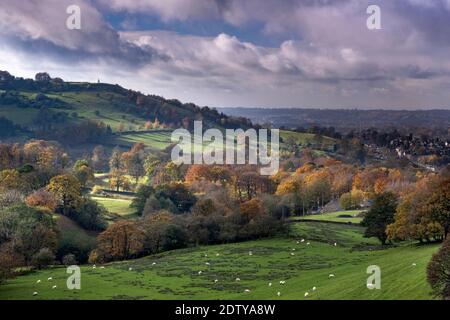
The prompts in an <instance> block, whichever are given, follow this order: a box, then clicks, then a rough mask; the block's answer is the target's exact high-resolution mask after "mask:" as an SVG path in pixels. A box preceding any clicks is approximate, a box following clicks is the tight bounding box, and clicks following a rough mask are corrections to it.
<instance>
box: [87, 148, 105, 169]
mask: <svg viewBox="0 0 450 320" xmlns="http://www.w3.org/2000/svg"><path fill="white" fill-rule="evenodd" d="M91 161H92V166H93V167H94V170H95V171H98V172H100V171H104V170H105V168H106V166H107V162H108V157H107V155H106V152H105V148H103V146H96V147H95V148H94V150H93V151H92V157H91Z"/></svg>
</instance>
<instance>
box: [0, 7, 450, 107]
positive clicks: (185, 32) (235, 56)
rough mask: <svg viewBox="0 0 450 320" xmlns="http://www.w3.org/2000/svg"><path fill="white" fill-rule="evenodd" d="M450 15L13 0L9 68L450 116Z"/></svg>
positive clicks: (414, 10)
mask: <svg viewBox="0 0 450 320" xmlns="http://www.w3.org/2000/svg"><path fill="white" fill-rule="evenodd" d="M373 6H376V8H377V10H379V12H378V11H377V10H375V9H373ZM74 8H75V9H74ZM77 8H78V11H79V12H78V11H77V10H76V9H77ZM325 17H326V23H323V21H324V18H325ZM449 19H450V4H449V2H448V1H445V0H437V1H433V2H429V1H426V2H420V1H417V0H405V1H401V2H392V1H387V0H379V1H373V2H372V1H371V2H369V1H357V0H345V1H327V2H324V1H319V0H310V1H290V0H285V1H274V0H269V1H265V2H264V4H261V3H260V2H258V1H253V0H252V1H246V2H241V1H237V0H227V1H219V0H216V1H204V0H183V1H181V0H171V1H165V2H161V1H156V0H146V1H137V2H131V1H126V0H114V1H105V0H94V1H87V0H71V1H69V0H63V1H56V0H46V1H41V2H39V3H35V2H17V1H12V0H5V1H3V2H2V8H0V26H1V28H0V30H1V31H0V69H5V70H8V71H10V72H11V73H13V74H15V75H17V76H22V77H30V76H32V75H33V74H35V73H37V72H40V71H43V70H46V71H47V72H49V73H50V74H51V75H56V74H57V75H58V76H61V77H62V78H65V79H73V80H75V81H81V82H96V81H97V79H99V78H100V79H101V81H102V82H108V83H117V84H119V85H121V86H123V87H126V88H130V89H134V90H138V91H141V92H143V93H146V94H156V95H160V96H164V97H167V98H175V99H178V100H180V101H186V102H187V101H191V102H193V103H195V104H198V105H202V106H203V105H208V106H211V107H216V108H225V107H226V108H231V107H236V106H242V107H246V108H248V107H254V106H255V105H257V106H260V107H261V108H287V107H285V106H292V107H291V108H305V107H301V106H305V105H307V106H320V108H329V109H339V108H341V107H342V106H349V108H353V107H354V106H363V107H358V108H363V110H367V109H369V110H372V109H383V110H384V109H389V110H391V109H393V110H397V109H405V110H417V109H420V110H422V109H423V110H429V109H443V110H447V109H450V106H448V101H450V91H449V90H448V88H449V86H450V64H448V63H446V62H445V59H446V57H448V56H449V54H450V43H449V41H448V39H449V38H450V37H449V35H450V34H449V31H448V28H445V27H444V26H445V25H446V22H447V21H448V20H449ZM373 22H375V23H373ZM371 23H372V25H371ZM280 106H283V107H280ZM392 106H396V107H392ZM442 106H445V107H442ZM314 108H315V109H317V108H319V107H314Z"/></svg>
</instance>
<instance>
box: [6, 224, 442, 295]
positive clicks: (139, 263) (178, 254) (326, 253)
mask: <svg viewBox="0 0 450 320" xmlns="http://www.w3.org/2000/svg"><path fill="white" fill-rule="evenodd" d="M362 230H363V229H362V228H361V227H359V226H349V225H335V224H327V223H318V222H303V223H298V224H293V225H292V226H291V231H290V234H289V235H288V236H283V237H279V238H274V239H265V240H257V241H248V242H242V243H237V244H225V245H214V246H208V247H198V248H190V249H182V250H175V251H171V252H166V253H163V254H158V255H153V256H149V257H145V258H142V259H138V260H133V261H125V262H117V263H111V264H107V265H105V266H104V267H105V268H104V269H102V268H100V266H97V267H96V269H94V268H93V267H92V266H83V267H82V275H81V288H82V289H81V290H73V291H70V290H68V289H66V285H65V283H66V279H67V276H68V275H67V274H66V272H65V269H64V268H61V267H55V268H50V269H46V270H42V271H37V272H33V273H30V274H27V275H24V276H20V277H18V278H16V279H13V280H10V281H9V282H8V283H7V284H5V285H2V286H0V299H180V300H181V299H184V300H186V299H300V300H303V299H431V298H432V297H431V295H430V288H429V286H428V284H427V282H426V277H425V270H426V265H427V263H428V261H429V259H430V258H431V255H432V254H433V253H434V252H435V251H436V250H437V248H438V246H437V245H427V246H418V245H415V244H407V243H405V244H402V245H401V246H398V247H394V248H389V249H385V250H377V246H375V245H377V244H378V243H377V241H376V240H374V239H365V238H363V237H362ZM301 239H305V241H304V242H301ZM297 242H298V243H297ZM308 242H310V245H307V243H308ZM334 242H337V246H334V245H333V244H334ZM293 249H295V251H294V250H293ZM250 251H251V252H252V255H249V252H250ZM292 254H294V255H292ZM207 262H208V263H209V264H210V265H207V264H206V263H207ZM413 263H416V266H413V265H412V264H413ZM370 265H378V266H379V267H380V268H381V276H382V282H381V290H368V289H367V288H366V279H367V277H368V276H369V275H368V274H367V273H366V270H367V267H368V266H370ZM130 268H131V269H130ZM199 271H202V273H201V274H199ZM331 273H332V274H334V275H335V277H334V278H330V277H329V274H331ZM48 277H53V280H52V281H47V278H48ZM236 278H240V281H236ZM38 279H41V280H42V282H41V283H39V284H38V283H36V281H37V280H38ZM216 279H217V282H215V280H216ZM280 281H286V283H285V284H284V285H283V284H280ZM270 282H271V283H272V286H269V283H270ZM53 285H57V288H56V289H52V286H53ZM314 286H315V287H317V290H316V291H312V287H314ZM246 289H248V290H250V292H244V290H246ZM34 291H37V292H38V293H39V294H38V296H32V293H33V292H34ZM277 292H280V293H281V296H280V297H278V295H277ZM305 292H309V296H308V297H307V298H305Z"/></svg>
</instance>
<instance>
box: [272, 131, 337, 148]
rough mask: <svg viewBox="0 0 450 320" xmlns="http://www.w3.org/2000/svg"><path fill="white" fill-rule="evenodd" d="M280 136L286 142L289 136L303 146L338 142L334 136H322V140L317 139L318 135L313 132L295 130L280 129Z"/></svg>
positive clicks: (328, 145)
mask: <svg viewBox="0 0 450 320" xmlns="http://www.w3.org/2000/svg"><path fill="white" fill-rule="evenodd" d="M280 137H281V138H282V139H283V141H284V142H286V141H287V140H288V139H289V138H292V139H293V140H294V141H295V142H296V143H297V144H299V145H301V146H306V145H308V144H310V145H315V144H318V143H320V144H322V145H323V146H325V147H330V146H332V145H333V144H335V143H336V140H335V139H333V138H329V137H325V136H320V137H321V138H320V140H317V139H316V135H315V134H312V133H303V132H294V131H286V130H280Z"/></svg>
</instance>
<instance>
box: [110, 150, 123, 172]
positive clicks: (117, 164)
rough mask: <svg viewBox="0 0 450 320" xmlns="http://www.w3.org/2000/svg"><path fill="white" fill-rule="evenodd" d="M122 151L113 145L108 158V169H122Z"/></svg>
mask: <svg viewBox="0 0 450 320" xmlns="http://www.w3.org/2000/svg"><path fill="white" fill-rule="evenodd" d="M122 169H123V163H122V152H121V151H120V148H119V147H115V148H114V149H113V151H112V154H111V158H109V170H110V171H113V170H122Z"/></svg>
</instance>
